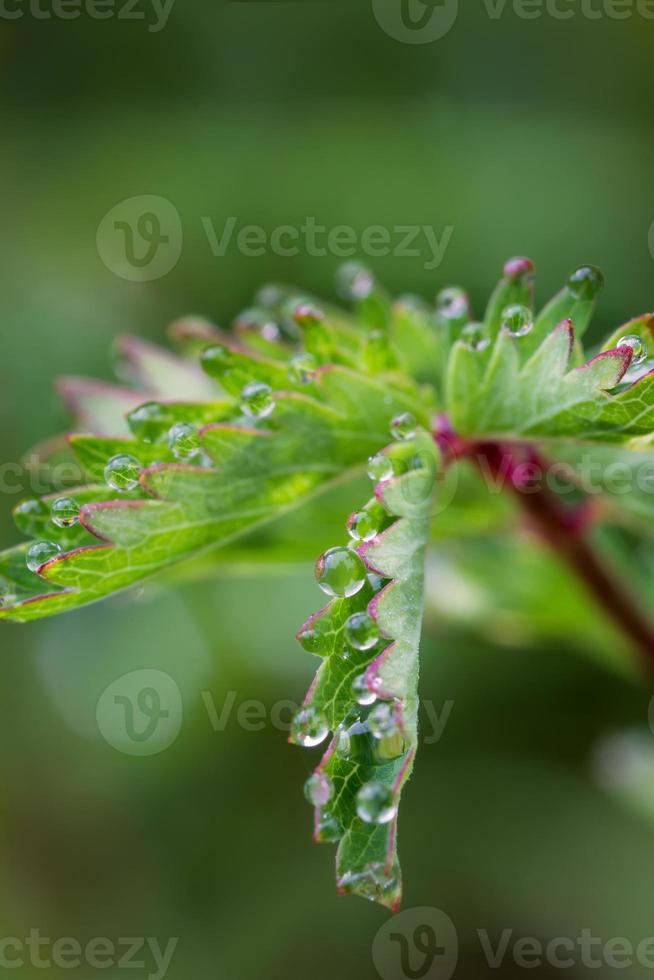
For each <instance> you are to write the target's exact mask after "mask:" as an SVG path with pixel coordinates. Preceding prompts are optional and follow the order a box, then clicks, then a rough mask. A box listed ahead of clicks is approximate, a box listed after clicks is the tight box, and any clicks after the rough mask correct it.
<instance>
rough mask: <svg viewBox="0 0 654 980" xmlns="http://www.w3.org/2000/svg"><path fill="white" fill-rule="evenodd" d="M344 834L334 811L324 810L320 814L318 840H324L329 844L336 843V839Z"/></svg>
mask: <svg viewBox="0 0 654 980" xmlns="http://www.w3.org/2000/svg"><path fill="white" fill-rule="evenodd" d="M342 836H343V831H342V829H341V825H340V823H339V822H338V820H337V818H336V817H335V816H334V814H333V813H325V811H324V810H323V811H322V812H321V814H320V819H319V820H318V827H317V837H318V840H320V841H324V842H325V843H327V844H335V843H336V841H338V840H340V839H341V837H342Z"/></svg>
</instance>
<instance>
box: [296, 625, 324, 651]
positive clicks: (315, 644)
mask: <svg viewBox="0 0 654 980" xmlns="http://www.w3.org/2000/svg"><path fill="white" fill-rule="evenodd" d="M297 641H298V643H299V644H300V646H301V647H302V649H303V650H306V652H307V653H318V651H319V650H320V634H319V632H318V630H317V629H314V628H313V627H309V628H308V629H305V630H302V631H301V632H300V633H298V635H297Z"/></svg>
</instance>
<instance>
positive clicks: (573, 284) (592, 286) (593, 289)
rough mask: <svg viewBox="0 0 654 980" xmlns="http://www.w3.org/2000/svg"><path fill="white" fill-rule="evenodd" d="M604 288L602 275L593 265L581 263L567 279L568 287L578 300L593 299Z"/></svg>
mask: <svg viewBox="0 0 654 980" xmlns="http://www.w3.org/2000/svg"><path fill="white" fill-rule="evenodd" d="M603 288H604V276H603V274H602V272H601V271H600V269H598V268H597V267H596V266H594V265H582V266H581V268H579V269H575V271H574V272H573V273H572V275H571V276H570V277H569V279H568V289H569V290H570V292H571V293H572V295H573V296H574V297H575V299H579V300H585V301H589V300H593V299H595V297H596V296H598V295H599V294H600V293H601V291H602V289H603Z"/></svg>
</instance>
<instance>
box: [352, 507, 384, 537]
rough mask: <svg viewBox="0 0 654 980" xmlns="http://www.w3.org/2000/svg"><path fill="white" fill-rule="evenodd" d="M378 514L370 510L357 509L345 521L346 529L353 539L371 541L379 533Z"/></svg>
mask: <svg viewBox="0 0 654 980" xmlns="http://www.w3.org/2000/svg"><path fill="white" fill-rule="evenodd" d="M379 528H380V522H379V518H378V515H377V514H375V513H374V512H373V511H371V510H359V511H357V512H356V513H355V514H352V516H351V517H350V519H349V521H348V522H347V531H348V534H349V535H350V537H351V538H352V539H353V540H354V541H372V539H373V538H374V537H375V536H376V535H377V534H378V533H379Z"/></svg>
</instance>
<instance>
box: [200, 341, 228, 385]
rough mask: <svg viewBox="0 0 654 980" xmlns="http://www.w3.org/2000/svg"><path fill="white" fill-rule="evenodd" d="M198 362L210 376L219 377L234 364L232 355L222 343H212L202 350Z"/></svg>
mask: <svg viewBox="0 0 654 980" xmlns="http://www.w3.org/2000/svg"><path fill="white" fill-rule="evenodd" d="M200 364H201V365H202V367H203V369H204V370H205V371H206V373H207V374H208V375H210V376H211V377H212V378H220V377H222V375H223V374H224V373H225V372H226V371H229V369H230V368H231V367H232V366H233V364H234V355H233V353H232V352H231V350H229V348H228V347H225V346H224V345H223V344H213V345H212V346H211V347H207V348H206V350H203V351H202V354H201V355H200Z"/></svg>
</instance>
